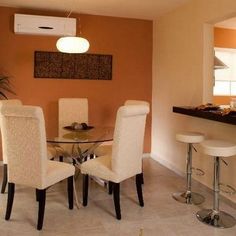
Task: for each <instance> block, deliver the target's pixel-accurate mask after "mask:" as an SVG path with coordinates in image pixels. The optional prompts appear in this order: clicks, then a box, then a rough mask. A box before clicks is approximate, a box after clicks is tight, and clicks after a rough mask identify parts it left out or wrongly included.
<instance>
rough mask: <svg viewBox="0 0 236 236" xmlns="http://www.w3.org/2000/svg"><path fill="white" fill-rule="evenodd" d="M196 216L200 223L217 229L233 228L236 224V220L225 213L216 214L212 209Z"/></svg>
mask: <svg viewBox="0 0 236 236" xmlns="http://www.w3.org/2000/svg"><path fill="white" fill-rule="evenodd" d="M196 216H197V218H198V220H199V221H201V222H203V223H205V224H207V225H210V226H213V227H216V228H231V227H233V226H234V225H235V224H236V220H235V218H234V217H233V216H231V215H229V214H228V213H226V212H224V211H219V212H217V213H216V212H215V211H214V210H212V209H203V210H201V211H198V212H197V215H196Z"/></svg>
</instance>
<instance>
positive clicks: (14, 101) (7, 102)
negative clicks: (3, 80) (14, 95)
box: [0, 99, 22, 193]
mask: <svg viewBox="0 0 236 236" xmlns="http://www.w3.org/2000/svg"><path fill="white" fill-rule="evenodd" d="M3 105H7V106H21V105H22V102H21V101H20V100H19V99H7V100H0V109H1V107H2V106H3ZM0 119H1V117H0ZM2 160H3V179H2V188H1V193H5V190H6V185H7V157H6V156H5V155H2Z"/></svg>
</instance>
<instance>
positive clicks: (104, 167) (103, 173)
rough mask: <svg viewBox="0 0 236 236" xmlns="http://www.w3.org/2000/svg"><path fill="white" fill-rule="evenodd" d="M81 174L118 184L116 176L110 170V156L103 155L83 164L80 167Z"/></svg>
mask: <svg viewBox="0 0 236 236" xmlns="http://www.w3.org/2000/svg"><path fill="white" fill-rule="evenodd" d="M80 169H81V173H82V174H88V175H93V176H96V177H99V178H101V179H104V180H108V181H112V182H115V183H117V182H119V180H118V177H117V175H116V174H115V173H114V172H113V171H112V170H111V156H110V155H105V156H101V157H97V158H95V159H91V160H89V161H86V162H84V163H83V164H82V165H81V166H80Z"/></svg>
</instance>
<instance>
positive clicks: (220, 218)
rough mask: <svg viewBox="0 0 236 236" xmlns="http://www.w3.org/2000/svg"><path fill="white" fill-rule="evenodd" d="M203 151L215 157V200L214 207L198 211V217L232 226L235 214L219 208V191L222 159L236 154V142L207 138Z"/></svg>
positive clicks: (203, 220)
mask: <svg viewBox="0 0 236 236" xmlns="http://www.w3.org/2000/svg"><path fill="white" fill-rule="evenodd" d="M201 146H202V148H203V152H204V153H205V154H207V155H210V156H212V157H214V182H213V190H214V200H213V209H203V210H200V211H198V212H197V218H198V219H199V220H200V221H201V222H203V223H205V224H207V225H211V226H214V227H217V228H230V227H233V226H234V225H235V224H236V220H235V218H234V217H233V216H231V215H229V214H228V213H226V212H224V211H220V210H219V200H220V199H219V192H220V183H219V179H220V160H222V161H223V162H224V160H223V159H222V157H230V156H234V155H236V144H234V143H230V142H226V141H223V140H206V141H204V142H203V143H202V144H201Z"/></svg>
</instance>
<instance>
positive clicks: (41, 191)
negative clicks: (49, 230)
mask: <svg viewBox="0 0 236 236" xmlns="http://www.w3.org/2000/svg"><path fill="white" fill-rule="evenodd" d="M45 200H46V189H38V202H39V209H38V224H37V230H41V229H42V228H43V218H44V211H45Z"/></svg>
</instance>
